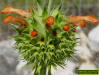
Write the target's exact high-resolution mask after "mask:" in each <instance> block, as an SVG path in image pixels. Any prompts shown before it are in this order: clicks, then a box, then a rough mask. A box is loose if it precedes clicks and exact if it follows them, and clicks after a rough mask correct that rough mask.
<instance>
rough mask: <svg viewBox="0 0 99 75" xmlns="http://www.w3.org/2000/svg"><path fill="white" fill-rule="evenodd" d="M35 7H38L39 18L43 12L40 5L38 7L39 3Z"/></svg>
mask: <svg viewBox="0 0 99 75" xmlns="http://www.w3.org/2000/svg"><path fill="white" fill-rule="evenodd" d="M37 6H38V13H37V14H38V15H39V16H42V12H43V10H42V8H41V7H40V5H39V3H38V2H37Z"/></svg>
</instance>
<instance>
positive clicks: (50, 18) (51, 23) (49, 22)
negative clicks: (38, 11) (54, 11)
mask: <svg viewBox="0 0 99 75" xmlns="http://www.w3.org/2000/svg"><path fill="white" fill-rule="evenodd" d="M45 21H46V24H47V25H48V26H51V25H53V24H54V17H53V16H49V17H48V18H47V19H46V20H45Z"/></svg>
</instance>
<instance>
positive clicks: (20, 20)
mask: <svg viewBox="0 0 99 75" xmlns="http://www.w3.org/2000/svg"><path fill="white" fill-rule="evenodd" d="M3 22H4V23H11V22H18V23H20V25H21V26H25V27H26V26H27V22H26V21H25V20H24V19H23V18H20V17H14V16H11V15H9V16H7V17H5V19H4V21H3Z"/></svg>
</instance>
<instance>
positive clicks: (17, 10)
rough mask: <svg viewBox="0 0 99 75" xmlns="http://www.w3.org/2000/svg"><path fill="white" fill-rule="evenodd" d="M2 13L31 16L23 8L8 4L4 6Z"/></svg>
mask: <svg viewBox="0 0 99 75" xmlns="http://www.w3.org/2000/svg"><path fill="white" fill-rule="evenodd" d="M0 13H1V14H8V13H17V14H20V15H22V16H24V17H29V14H28V13H27V12H26V11H24V10H22V9H16V8H13V7H11V6H7V7H5V8H3V9H2V10H1V12H0Z"/></svg>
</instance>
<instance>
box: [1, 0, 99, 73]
mask: <svg viewBox="0 0 99 75" xmlns="http://www.w3.org/2000/svg"><path fill="white" fill-rule="evenodd" d="M50 1H51V0H49V2H50ZM37 7H38V8H37V10H36V9H35V7H32V8H29V12H26V11H24V10H22V9H17V8H14V7H11V6H7V7H5V8H3V9H2V10H1V12H0V13H1V14H10V13H16V14H19V15H21V16H23V17H24V18H22V17H18V16H12V15H8V16H6V17H5V18H4V21H3V22H4V23H5V24H7V23H12V22H16V23H18V24H19V26H18V25H17V24H14V25H13V27H14V28H15V30H16V31H18V34H16V35H15V36H14V39H15V41H16V44H15V48H16V49H17V50H18V51H19V53H20V54H21V56H22V57H23V58H24V60H26V61H27V64H32V69H33V70H35V73H34V75H37V74H39V75H46V73H45V74H44V72H46V70H47V69H48V73H50V75H51V67H54V68H57V65H58V66H61V67H64V64H65V60H67V59H70V58H71V57H72V56H73V54H74V53H75V51H76V50H75V49H74V47H75V46H76V44H77V43H78V41H77V38H76V37H75V34H77V33H76V32H77V29H76V28H77V27H78V26H81V27H86V25H87V23H92V24H98V23H99V20H97V19H96V17H95V16H93V15H88V16H70V17H67V16H65V15H64V14H63V13H60V12H62V11H61V6H59V7H58V8H55V9H54V10H51V5H50V3H49V5H48V8H46V7H47V5H46V6H45V7H44V9H42V8H41V7H40V5H39V3H38V5H37Z"/></svg>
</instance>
